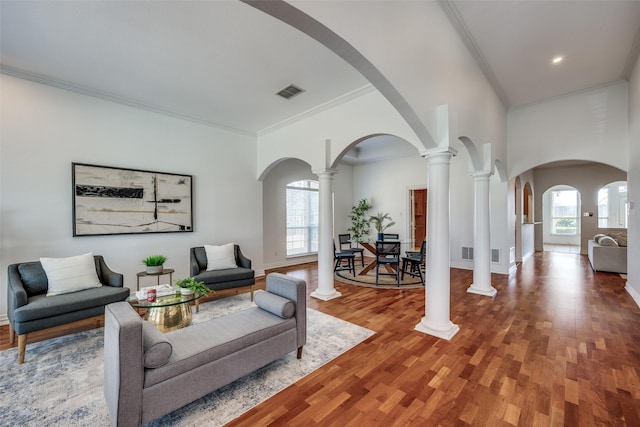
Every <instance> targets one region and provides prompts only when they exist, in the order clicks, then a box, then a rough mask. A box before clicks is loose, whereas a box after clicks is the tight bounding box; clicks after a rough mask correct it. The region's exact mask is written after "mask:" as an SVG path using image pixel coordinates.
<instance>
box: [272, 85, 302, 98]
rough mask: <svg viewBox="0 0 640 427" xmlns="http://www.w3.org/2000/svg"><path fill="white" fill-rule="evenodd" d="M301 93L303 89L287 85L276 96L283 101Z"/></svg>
mask: <svg viewBox="0 0 640 427" xmlns="http://www.w3.org/2000/svg"><path fill="white" fill-rule="evenodd" d="M302 92H304V89H301V88H299V87H298V86H296V85H289V86H287V87H285V88H284V89H282V90H281V91H279V92H278V93H276V95H279V96H281V97H283V98H284V99H291V98H293V97H294V96H296V95H300V94H301V93H302Z"/></svg>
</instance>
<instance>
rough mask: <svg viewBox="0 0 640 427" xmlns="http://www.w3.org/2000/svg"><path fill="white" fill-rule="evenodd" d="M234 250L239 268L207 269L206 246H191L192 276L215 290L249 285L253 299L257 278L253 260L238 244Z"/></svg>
mask: <svg viewBox="0 0 640 427" xmlns="http://www.w3.org/2000/svg"><path fill="white" fill-rule="evenodd" d="M234 252H235V258H236V265H237V266H238V268H227V269H223V270H213V271H207V253H206V252H205V249H204V246H198V247H195V248H191V250H190V255H191V276H193V278H195V279H196V280H197V281H198V282H204V284H205V285H207V286H208V287H209V289H212V290H214V291H222V290H226V289H233V288H241V287H245V286H249V291H250V292H251V299H252V300H253V285H254V284H255V283H256V279H255V272H254V271H253V270H252V269H251V260H250V259H249V258H247V257H245V256H244V255H243V254H242V251H241V250H240V246H238V245H234Z"/></svg>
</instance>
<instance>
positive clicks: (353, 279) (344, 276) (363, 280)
mask: <svg viewBox="0 0 640 427" xmlns="http://www.w3.org/2000/svg"><path fill="white" fill-rule="evenodd" d="M366 262H367V261H366V259H365V266H366V265H367V264H366ZM356 264H357V265H356V275H355V276H354V275H352V274H351V272H350V271H347V270H340V271H336V272H335V276H336V280H339V281H340V282H343V283H348V284H350V285H356V286H364V287H367V288H379V289H398V283H397V282H396V277H395V276H386V275H384V276H383V275H381V276H380V277H379V279H378V285H377V286H376V269H375V268H374V269H373V270H370V271H369V272H367V274H364V275H360V272H361V271H362V269H363V268H362V265H361V264H359V263H358V262H356ZM401 265H402V264H401ZM380 271H381V272H383V271H384V273H387V270H386V268H384V267H380ZM423 277H424V271H423ZM400 288H402V289H424V285H423V284H422V283H421V282H420V278H419V277H414V276H409V275H408V274H405V275H404V280H400Z"/></svg>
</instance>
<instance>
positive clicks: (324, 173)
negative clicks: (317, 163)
mask: <svg viewBox="0 0 640 427" xmlns="http://www.w3.org/2000/svg"><path fill="white" fill-rule="evenodd" d="M311 172H312V173H313V174H314V175H317V176H318V178H320V177H321V176H328V177H332V176H333V175H335V174H337V173H338V169H331V168H324V169H314V170H312V171H311Z"/></svg>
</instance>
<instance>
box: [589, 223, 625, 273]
mask: <svg viewBox="0 0 640 427" xmlns="http://www.w3.org/2000/svg"><path fill="white" fill-rule="evenodd" d="M588 250H589V262H590V263H591V268H593V270H594V271H608V272H611V273H622V274H626V273H627V232H626V230H625V231H620V232H612V233H609V234H608V235H607V234H596V235H595V236H594V238H593V239H592V240H589V248H588Z"/></svg>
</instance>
